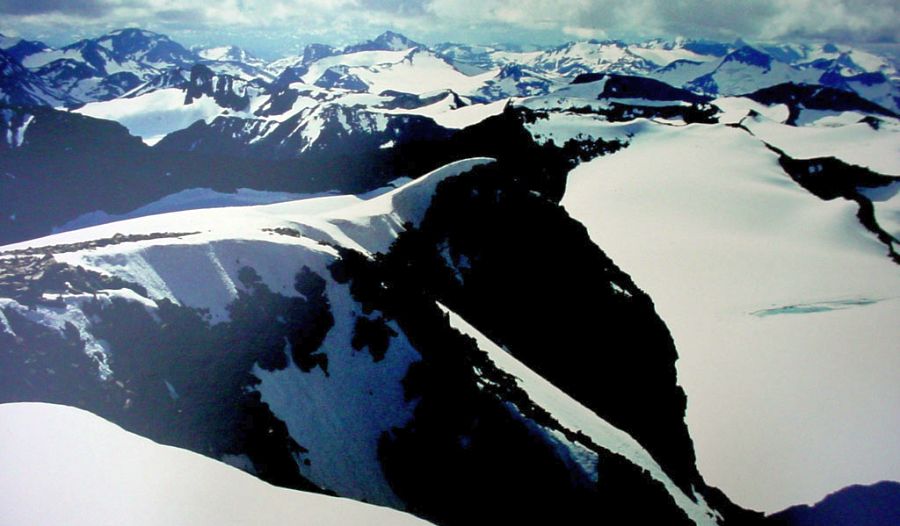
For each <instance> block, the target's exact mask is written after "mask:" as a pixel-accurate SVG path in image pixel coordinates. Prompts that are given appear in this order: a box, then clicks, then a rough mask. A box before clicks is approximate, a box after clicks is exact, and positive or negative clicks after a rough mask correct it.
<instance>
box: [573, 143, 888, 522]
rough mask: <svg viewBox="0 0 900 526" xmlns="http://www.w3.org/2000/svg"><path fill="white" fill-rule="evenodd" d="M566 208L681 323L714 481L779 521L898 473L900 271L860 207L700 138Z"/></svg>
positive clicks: (633, 161) (703, 457) (677, 329)
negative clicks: (864, 222) (787, 510)
mask: <svg viewBox="0 0 900 526" xmlns="http://www.w3.org/2000/svg"><path fill="white" fill-rule="evenodd" d="M885 155H887V153H886V154H885ZM563 205H564V206H565V208H566V209H567V210H568V211H569V213H570V214H572V216H573V217H575V218H576V219H578V220H579V221H581V222H582V223H584V224H585V225H586V226H587V228H588V231H589V234H590V236H591V238H592V239H593V240H594V241H595V242H596V243H597V244H598V245H599V246H600V247H602V248H603V250H604V251H606V252H607V254H609V255H610V257H611V258H612V259H613V260H614V261H615V262H616V263H617V264H618V265H620V266H621V267H622V268H623V270H625V271H626V272H628V273H629V274H630V275H631V276H632V277H633V278H634V280H635V282H636V283H637V285H638V286H639V287H641V288H642V289H643V290H644V291H645V292H647V293H648V294H649V295H650V296H651V297H652V298H653V300H654V303H655V305H656V308H657V311H658V312H659V314H660V316H661V317H662V318H663V320H664V321H665V322H666V323H667V325H668V326H669V328H670V330H671V332H672V334H673V337H674V339H675V343H676V346H677V348H678V351H679V356H680V358H681V359H680V360H679V362H678V374H679V384H681V385H682V386H683V387H684V389H685V391H686V392H687V395H688V410H687V423H688V426H689V428H690V430H691V435H692V437H693V439H694V444H695V446H696V451H697V457H698V467H699V469H700V472H701V473H703V474H704V477H705V478H706V480H708V481H709V482H710V483H711V484H713V485H715V486H718V487H720V488H721V489H722V490H724V491H725V492H726V493H727V494H728V495H729V496H730V497H731V498H732V499H734V500H735V501H736V502H737V503H739V504H741V505H744V506H748V507H751V508H757V509H763V510H767V511H775V510H779V509H782V508H784V507H786V506H788V505H791V504H794V503H797V502H815V501H817V500H819V499H820V498H821V496H822V495H825V494H826V493H828V492H830V491H833V490H834V489H835V488H839V487H843V486H846V485H848V484H852V483H865V482H871V481H877V480H881V479H898V478H900V450H898V449H897V448H896V444H897V443H900V423H898V420H897V412H896V408H897V407H900V390H898V389H897V385H900V355H898V353H897V341H900V325H898V324H897V319H898V315H900V272H898V268H897V266H896V264H894V263H892V262H891V261H890V260H889V259H888V258H887V257H886V256H885V250H884V247H883V245H880V244H879V243H878V242H877V241H876V240H875V238H874V236H872V235H871V234H869V233H868V232H867V231H865V230H864V229H863V228H861V227H860V226H859V223H858V220H857V218H856V217H855V214H856V204H855V203H851V202H848V201H844V200H834V201H829V202H824V201H821V200H819V199H817V198H816V197H814V196H813V195H811V194H809V193H808V192H806V191H805V190H804V189H802V188H801V187H799V186H798V185H797V184H795V183H794V182H793V181H792V180H791V179H790V178H789V177H788V176H787V175H786V174H785V173H784V172H783V171H782V170H781V169H780V167H779V165H778V163H777V156H776V154H774V153H773V152H771V151H770V150H768V149H766V148H765V147H764V146H763V144H762V143H760V142H759V141H758V140H756V139H755V138H754V137H752V136H751V135H750V134H748V133H747V132H746V131H743V130H740V129H735V128H731V127H727V126H723V125H716V126H703V125H691V126H687V127H682V128H672V127H668V126H654V127H652V128H648V129H647V130H645V131H644V132H642V133H640V134H639V135H637V136H635V137H634V138H633V139H632V142H631V144H630V146H629V147H628V148H626V149H624V150H621V151H619V152H618V153H615V154H613V155H609V156H606V157H601V158H598V159H596V160H594V161H591V162H589V163H586V164H583V165H581V166H579V167H578V168H576V169H575V170H573V171H572V173H571V174H570V179H569V183H568V187H567V191H566V195H565V197H564V199H563Z"/></svg>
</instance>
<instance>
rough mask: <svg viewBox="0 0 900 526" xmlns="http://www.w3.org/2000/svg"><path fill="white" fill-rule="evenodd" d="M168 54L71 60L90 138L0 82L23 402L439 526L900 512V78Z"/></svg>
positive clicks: (373, 45)
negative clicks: (842, 502)
mask: <svg viewBox="0 0 900 526" xmlns="http://www.w3.org/2000/svg"><path fill="white" fill-rule="evenodd" d="M127 35H131V36H130V37H129V36H127ZM91 42H93V44H91ZM170 42H171V41H170V40H169V39H167V38H165V37H163V36H161V35H156V34H152V33H147V32H141V31H133V32H131V33H126V32H113V33H111V34H110V35H107V36H106V37H101V38H100V39H96V40H93V41H82V42H81V43H79V45H78V46H75V47H72V46H69V47H67V48H64V49H69V48H71V49H70V50H69V51H67V52H66V53H68V55H67V56H66V57H65V58H56V59H53V60H51V61H50V62H48V63H47V64H56V65H55V66H54V67H53V68H57V69H58V70H59V71H62V70H63V69H60V68H62V66H63V65H64V64H69V65H70V66H71V67H72V68H75V70H78V69H79V68H82V67H83V68H93V69H92V70H91V71H92V73H91V75H94V76H92V77H89V78H91V79H95V80H97V83H96V85H94V88H91V89H97V90H99V91H96V93H100V91H104V90H106V91H105V93H107V95H109V97H112V98H109V97H107V95H104V96H103V97H107V98H108V100H93V99H94V98H98V97H95V95H90V96H89V97H87V98H88V99H91V100H90V101H86V100H84V99H83V98H82V100H81V102H86V103H85V104H83V105H82V106H80V107H79V108H77V109H74V110H71V111H63V110H61V109H54V108H50V107H47V106H58V105H60V104H64V103H72V99H71V98H66V97H72V96H74V95H72V94H73V93H75V94H79V95H78V96H79V97H81V96H82V95H80V94H84V93H88V91H87V90H86V86H87V85H88V84H87V83H84V82H83V81H75V84H71V85H70V84H66V82H68V81H67V80H65V78H69V77H65V78H64V77H53V76H52V75H51V73H50V70H47V71H43V72H42V71H41V68H42V67H43V66H36V67H35V70H34V71H32V70H30V69H28V68H26V67H24V66H22V65H21V64H19V67H18V68H17V69H16V68H13V69H10V71H13V72H14V73H15V75H10V76H9V79H7V78H6V77H4V78H3V79H2V80H3V82H5V83H6V84H3V90H4V91H3V92H4V93H14V94H16V97H17V98H16V99H14V98H10V99H9V100H8V101H6V102H5V103H4V105H2V107H0V243H4V244H5V243H15V244H10V245H7V246H4V247H2V248H0V351H2V352H0V375H2V377H0V401H46V402H54V403H63V404H67V405H74V406H77V407H81V408H84V409H87V410H90V411H92V412H94V413H96V414H98V415H100V416H101V417H103V418H106V419H109V420H111V421H113V422H115V423H117V424H119V425H121V426H122V427H124V428H125V429H127V430H129V431H132V432H136V433H138V434H140V435H143V436H146V437H149V438H152V439H153V440H156V441H158V442H161V443H165V444H169V445H176V446H179V447H183V448H187V449H190V450H193V451H195V452H198V453H201V454H203V455H206V456H209V457H212V458H214V459H218V460H223V461H226V462H228V463H231V464H232V465H234V466H236V467H239V468H240V469H242V470H244V471H247V472H248V473H251V474H254V475H256V476H258V477H260V478H262V479H263V480H265V481H268V482H271V483H274V484H276V485H281V486H286V487H290V488H295V489H304V490H309V491H319V492H326V493H331V494H336V495H338V496H344V497H350V498H354V499H359V500H365V501H367V502H370V503H375V504H380V505H385V506H390V507H394V508H396V509H401V510H405V511H409V512H412V513H414V514H416V515H418V516H420V517H423V518H425V519H428V520H431V521H432V522H434V523H436V524H442V525H444V524H447V525H452V524H470V523H472V521H473V519H472V517H471V515H470V510H473V509H478V510H483V511H480V513H481V515H480V516H479V519H478V520H479V521H481V520H483V521H486V522H490V523H507V522H513V523H516V522H523V523H524V522H527V521H534V520H546V521H548V522H554V523H555V522H560V521H562V522H566V521H567V520H570V521H571V522H577V521H581V520H584V518H585V517H593V518H598V519H600V518H603V519H605V520H608V521H611V522H617V521H618V522H629V521H631V520H632V519H633V518H634V516H635V513H636V512H635V510H637V509H639V510H641V511H640V513H641V514H643V515H645V516H646V518H647V520H649V521H650V522H653V523H661V524H670V523H695V524H713V523H725V524H729V523H737V524H744V523H751V524H752V523H755V522H759V521H761V520H763V516H762V515H761V514H758V513H753V512H748V511H745V510H743V509H741V507H739V506H737V505H735V504H733V503H732V500H729V499H733V500H734V501H736V502H737V503H738V504H740V505H741V506H744V507H749V508H758V509H764V510H766V511H775V510H777V509H782V508H784V507H785V506H787V505H789V504H795V503H798V502H813V501H815V500H818V499H819V498H821V496H822V495H824V494H825V493H827V492H830V491H833V490H834V489H836V488H837V487H840V486H843V485H847V484H850V483H855V482H870V481H872V480H873V478H874V477H877V479H884V478H897V477H900V474H898V473H897V472H896V471H892V469H893V468H892V467H891V466H894V465H895V463H894V462H895V460H896V456H895V455H894V454H893V453H892V451H893V450H892V448H890V447H883V445H884V444H893V443H896V442H897V441H898V440H900V437H897V436H896V432H895V430H894V429H893V428H892V427H891V426H886V425H884V422H886V421H890V419H891V411H892V408H894V407H896V405H897V404H898V403H900V401H898V400H896V396H894V393H895V392H896V389H894V387H893V386H895V385H897V383H898V382H900V378H898V377H897V376H896V372H895V371H897V370H900V367H892V365H894V363H895V362H896V357H895V356H893V354H894V353H892V352H891V351H890V349H891V347H892V346H893V345H894V342H895V341H896V340H897V338H898V337H900V334H897V332H896V330H894V329H893V327H894V325H895V324H893V323H892V321H891V320H892V319H893V318H895V317H896V314H897V312H898V311H897V301H896V298H895V296H897V295H900V289H897V284H898V282H897V264H898V263H900V221H898V219H897V218H898V210H900V209H898V198H897V196H898V188H900V181H898V177H900V164H898V159H900V155H898V153H900V120H898V117H897V114H896V108H894V107H893V106H891V104H892V103H891V100H894V99H892V98H891V97H893V96H894V95H893V94H894V93H895V87H894V82H895V80H894V79H893V78H892V76H895V75H896V72H895V71H894V70H892V69H891V68H892V67H893V66H892V65H891V64H890V62H889V61H885V60H880V59H878V57H874V56H872V55H867V54H864V53H862V52H859V51H857V50H854V49H852V48H844V47H837V46H833V47H829V46H818V47H817V46H811V45H808V46H790V45H784V46H768V45H748V44H746V43H744V42H740V41H738V42H735V43H729V44H721V43H714V42H703V41H692V40H686V39H677V40H674V41H663V40H654V41H648V42H644V43H626V42H620V41H589V42H580V43H572V44H567V45H564V46H560V47H557V48H553V49H549V50H542V49H512V48H509V47H504V46H468V45H458V44H454V45H439V46H435V47H434V48H433V49H430V48H428V47H427V46H425V45H422V44H418V43H416V42H414V41H412V40H410V39H408V38H406V37H403V36H402V35H398V34H394V33H386V34H384V35H382V36H380V37H378V38H376V39H374V40H372V41H369V42H367V43H365V44H361V45H358V46H348V47H345V48H342V49H341V48H333V47H330V46H326V45H310V46H307V47H306V48H304V50H303V51H302V52H301V54H300V55H299V56H296V57H289V58H286V59H282V60H279V61H276V62H273V63H269V64H264V63H262V62H261V61H259V60H258V59H255V58H253V57H251V56H249V55H248V54H246V53H245V52H243V51H241V50H240V49H238V48H219V49H195V50H192V51H187V50H184V52H185V53H187V55H184V56H181V55H179V53H181V52H180V51H177V48H174V47H172V46H171V45H169V43H170ZM4 45H6V43H4ZM12 45H17V44H14V43H13V44H10V46H12ZM91 46H94V49H95V50H97V53H98V56H100V57H101V58H103V60H104V62H103V63H102V64H101V65H102V66H103V70H102V71H101V68H99V67H97V66H96V64H93V65H92V64H89V63H88V61H87V60H88V58H90V56H91V55H90V53H88V54H87V55H85V53H87V51H85V50H90V49H92V47H91ZM31 47H32V48H34V49H37V48H40V46H38V45H34V46H31ZM22 49H24V47H23V48H22ZM180 49H184V48H180ZM104 50H105V51H104ZM58 51H59V50H57V51H53V50H46V49H44V50H42V51H38V52H36V53H32V54H30V55H28V56H27V57H25V58H24V59H23V60H26V61H27V60H29V57H30V59H31V60H37V59H35V58H34V57H38V56H39V55H40V54H41V53H44V54H46V53H55V52H58ZM0 53H3V52H2V51H0ZM23 53H24V51H23ZM3 56H4V55H0V57H3ZM5 56H7V57H9V63H10V64H12V65H13V66H15V65H16V64H17V63H18V62H17V58H16V56H12V55H10V54H8V53H7V54H6V55H5ZM22 56H23V57H24V56H25V54H23V55H22ZM179 56H181V58H179ZM78 57H80V58H78ZM116 57H118V58H116ZM45 58H46V57H45ZM61 60H69V61H71V63H67V62H60V61H61ZM82 63H83V64H82ZM110 64H118V65H119V66H122V67H124V65H126V64H130V65H131V66H128V67H132V71H134V72H136V73H135V74H134V76H135V77H136V78H138V81H139V82H138V83H136V84H133V86H132V87H130V88H129V87H127V86H126V84H129V85H130V84H131V83H130V81H129V82H128V83H121V84H116V86H118V87H117V88H116V90H118V91H117V92H116V93H117V94H112V92H113V91H115V90H112V91H111V88H110V89H107V88H108V86H109V85H110V83H113V82H117V81H116V79H120V78H125V77H121V76H120V77H116V74H117V73H112V72H111V71H112V70H114V69H115V68H114V67H112V66H110ZM11 67H12V66H11ZM116 67H118V66H116ZM142 68H143V69H142ZM51 69H52V68H51ZM73 71H74V70H73ZM118 73H123V72H121V71H120V72H118ZM76 76H77V75H76ZM71 78H75V76H73V77H71ZM85 78H88V77H85ZM127 78H130V77H127ZM48 79H49V80H48ZM98 79H99V80H98ZM92 82H93V81H92ZM79 83H80V84H79ZM104 83H106V84H104ZM76 84H77V85H78V86H80V87H79V88H78V89H77V90H76V89H74V88H72V89H70V88H71V86H74V85H76ZM5 86H9V89H8V90H7V88H6V87H5ZM34 86H43V87H44V88H45V91H46V93H45V92H44V91H40V90H37V88H35V87H34ZM98 86H100V87H98ZM126 88H127V89H126ZM864 88H865V89H864ZM16 90H18V91H16ZM36 90H37V91H36ZM54 90H58V91H54ZM73 90H74V91H73ZM79 90H80V91H79ZM35 93H37V94H39V95H41V97H37V96H35V95H34V94H35ZM52 93H60V95H59V96H60V97H62V98H61V99H57V100H56V101H55V102H54V101H51V100H49V99H47V98H46V97H45V95H46V94H52ZM91 93H94V92H91ZM29 97H30V98H29ZM42 97H43V98H42ZM103 97H99V98H103ZM49 234H52V235H49ZM48 235H49V237H43V236H48ZM848 349H850V350H852V351H853V352H852V353H850V352H848ZM679 356H680V359H678V358H679ZM817 356H820V357H826V358H827V359H825V360H824V361H823V362H822V363H818V362H816V357H817ZM850 357H852V359H851V358H850ZM676 359H678V361H677V362H676ZM710 364H712V365H713V366H712V367H710ZM835 364H838V365H839V366H840V367H839V368H840V370H841V371H843V372H844V373H846V374H845V375H844V376H843V377H839V378H836V377H835V375H834V374H833V373H834V369H833V366H834V365H835ZM838 376H840V375H838ZM860 378H866V385H867V386H868V388H869V389H870V391H867V392H869V393H870V394H871V396H869V395H865V396H864V395H862V394H860V393H859V392H858V391H856V390H855V388H854V386H855V385H857V382H856V381H857V380H858V379H860ZM825 384H827V385H829V386H831V388H830V393H833V396H832V395H829V394H827V393H823V392H822V389H821V388H820V387H818V386H821V385H825ZM735 386H739V389H735V388H734V387H735ZM682 387H683V388H684V390H682ZM736 391H737V392H736ZM685 392H686V393H687V398H686V397H685ZM837 399H840V400H841V401H843V402H841V403H838V402H837V401H836V400H837ZM723 401H727V403H725V407H726V410H725V412H724V413H723V409H722V408H723V403H724V402H723ZM860 408H862V409H860ZM859 414H864V415H870V416H871V415H875V417H874V418H871V419H870V420H867V421H866V422H862V421H859V419H858V415H859ZM867 418H868V417H867ZM845 421H847V422H855V423H856V424H855V425H854V426H850V427H846V426H843V427H841V428H840V429H837V428H835V427H834V426H833V424H832V423H833V422H845ZM780 430H784V432H781V431H780ZM797 436H805V437H807V438H808V440H804V441H802V443H800V442H798V441H797V440H796V439H795V437H797ZM834 437H838V439H834V440H832V439H833V438H834ZM811 442H812V443H814V444H813V445H810V443H811ZM695 443H696V444H697V452H696V456H695V447H694V444H695ZM855 444H864V445H865V447H863V448H861V449H860V448H856V447H855V446H854V445H855ZM809 449H813V450H815V451H816V455H815V458H814V459H813V460H814V462H811V461H810V459H809V458H808V457H809V456H808V455H807V454H806V451H808V450H809ZM862 451H866V452H871V451H878V452H879V453H878V454H877V455H875V454H873V455H869V456H860V455H862V453H861V452H862ZM837 458H840V459H853V461H852V462H851V461H843V460H842V461H841V462H838V461H837V460H835V459H837ZM760 459H767V462H762V461H761V460H760ZM734 466H741V467H740V468H739V469H736V468H734ZM785 469H789V470H790V472H791V473H795V474H796V476H792V477H787V478H786V479H785V480H783V481H781V482H779V485H778V489H777V491H774V490H773V489H772V488H773V487H775V484H774V483H773V482H772V481H773V480H774V479H778V477H780V476H781V474H782V473H783V472H784V470H785ZM782 479H784V477H782ZM779 480H781V479H779ZM708 482H712V483H713V484H712V485H713V486H717V485H721V486H723V489H724V490H725V494H723V493H722V492H720V491H719V490H717V489H715V488H714V487H712V486H711V485H710V484H709V483H708ZM447 495H453V496H454V498H453V499H448V498H447ZM726 495H727V496H726ZM510 503H516V504H510ZM522 503H527V505H525V504H522Z"/></svg>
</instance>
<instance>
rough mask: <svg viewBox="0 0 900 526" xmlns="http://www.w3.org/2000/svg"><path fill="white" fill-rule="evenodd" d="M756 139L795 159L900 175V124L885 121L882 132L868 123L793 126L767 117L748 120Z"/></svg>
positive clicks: (891, 120) (748, 125) (747, 125)
mask: <svg viewBox="0 0 900 526" xmlns="http://www.w3.org/2000/svg"><path fill="white" fill-rule="evenodd" d="M742 124H743V125H744V126H745V127H746V128H747V129H749V130H750V131H751V132H752V133H753V135H755V136H756V137H758V138H759V139H760V140H763V141H765V142H767V143H769V144H771V145H772V146H775V147H776V148H778V149H780V150H782V151H784V152H785V153H786V154H788V155H790V156H791V157H793V158H795V159H809V158H813V157H829V156H833V157H837V158H838V159H840V160H842V161H844V162H846V163H848V164H855V165H857V166H864V167H866V168H869V169H870V170H873V171H875V172H878V173H881V174H885V175H900V121H898V120H897V119H892V118H890V117H885V118H884V119H883V120H882V123H881V124H880V125H879V127H878V130H874V129H873V128H872V127H871V126H869V125H868V124H866V123H864V122H859V121H858V120H857V122H854V123H851V124H843V123H841V122H840V121H836V120H835V119H832V125H831V126H789V125H787V124H781V123H778V122H775V121H773V120H770V119H767V118H765V117H763V116H761V115H760V116H756V117H751V118H747V119H744V120H743V121H742Z"/></svg>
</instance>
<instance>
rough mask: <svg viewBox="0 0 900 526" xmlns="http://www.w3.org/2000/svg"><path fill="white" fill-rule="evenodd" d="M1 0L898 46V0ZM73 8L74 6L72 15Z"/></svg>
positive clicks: (169, 22) (123, 13) (60, 22)
mask: <svg viewBox="0 0 900 526" xmlns="http://www.w3.org/2000/svg"><path fill="white" fill-rule="evenodd" d="M23 5H25V4H23V3H22V2H21V1H19V0H0V20H2V22H0V25H2V27H0V31H3V30H5V31H7V32H11V31H12V30H17V31H19V32H20V33H28V34H32V35H37V34H40V33H47V32H51V33H52V32H56V33H67V34H68V35H69V36H71V35H74V34H85V33H87V34H98V33H100V32H103V31H107V30H109V29H114V28H117V27H122V26H124V25H126V24H134V25H139V26H142V27H146V28H148V29H154V30H157V31H161V32H168V33H172V34H173V35H178V34H184V33H186V32H189V31H193V32H206V34H210V35H212V34H217V33H218V34H227V33H234V32H240V31H247V32H250V33H252V32H253V31H258V32H263V31H265V32H267V35H269V36H270V35H276V34H278V35H282V38H284V39H287V38H296V37H298V36H303V35H305V36H306V38H313V37H315V36H319V37H321V39H323V40H327V41H330V42H332V43H341V42H342V41H343V42H347V41H352V40H358V39H361V38H371V37H373V36H375V35H376V34H377V33H379V32H381V31H383V30H385V29H395V30H402V31H405V32H408V33H410V36H411V37H412V38H415V39H419V40H422V41H426V42H427V41H434V40H436V39H442V40H468V41H481V42H489V41H493V40H499V39H503V40H507V41H520V42H528V41H534V40H541V41H543V42H547V41H550V40H554V39H555V40H556V41H561V40H563V39H567V38H578V39H585V38H605V37H612V38H642V37H655V36H674V35H684V36H692V37H707V38H719V39H726V40H730V39H734V38H737V37H743V38H746V39H749V40H754V39H757V40H759V39H767V40H768V39H771V40H777V39H784V38H792V39H829V40H836V41H839V42H848V43H854V42H856V43H859V42H897V41H898V40H900V38H898V32H900V29H898V28H900V26H898V25H897V23H896V21H897V20H898V19H900V12H898V11H900V7H898V2H897V0H792V1H790V2H783V1H780V0H717V1H710V0H629V1H623V0H558V1H556V2H549V1H547V0H216V1H208V0H207V1H191V2H188V1H186V0H86V1H84V2H71V1H70V0H41V1H40V2H35V3H32V4H30V6H28V7H27V8H26V7H22V6H23ZM79 6H80V7H79Z"/></svg>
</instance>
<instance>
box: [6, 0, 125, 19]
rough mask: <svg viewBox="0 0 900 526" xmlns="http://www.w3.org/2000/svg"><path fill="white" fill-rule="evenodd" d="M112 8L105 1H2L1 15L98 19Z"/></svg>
mask: <svg viewBox="0 0 900 526" xmlns="http://www.w3.org/2000/svg"><path fill="white" fill-rule="evenodd" d="M111 10H112V7H111V6H110V5H109V4H108V3H107V2H105V1H103V0H78V1H72V0H0V13H3V14H6V15H43V14H52V13H58V14H64V15H73V16H80V17H97V16H104V15H106V14H109V12H110V11H111Z"/></svg>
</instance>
